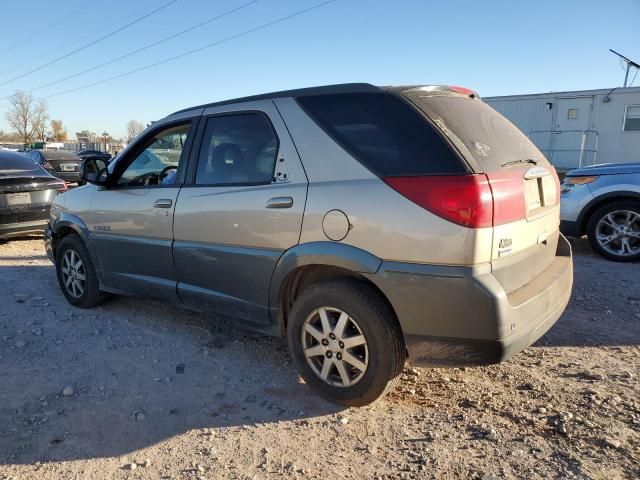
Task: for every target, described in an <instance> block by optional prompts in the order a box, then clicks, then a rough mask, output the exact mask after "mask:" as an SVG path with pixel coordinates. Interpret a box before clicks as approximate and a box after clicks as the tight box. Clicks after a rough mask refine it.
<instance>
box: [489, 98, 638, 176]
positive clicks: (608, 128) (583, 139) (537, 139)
mask: <svg viewBox="0 0 640 480" xmlns="http://www.w3.org/2000/svg"><path fill="white" fill-rule="evenodd" d="M484 101H485V102H487V103H488V104H489V105H491V106H492V107H493V108H495V109H496V110H498V111H499V112H500V113H502V114H503V115H504V116H505V117H507V118H508V119H509V120H511V121H512V122H513V123H515V124H516V125H517V126H518V127H519V128H520V129H521V130H522V131H523V132H524V133H525V134H526V135H528V136H529V138H531V140H533V142H534V143H535V144H536V145H537V146H538V148H539V149H540V150H541V151H542V152H543V153H544V154H545V155H546V156H547V158H548V159H549V161H550V162H551V163H552V164H553V165H555V166H556V168H557V169H558V170H559V171H566V170H569V169H571V168H576V167H580V166H586V165H593V164H595V163H629V162H640V87H628V88H607V89H601V90H582V91H574V92H551V93H536V94H530V95H510V96H504V97H487V98H484Z"/></svg>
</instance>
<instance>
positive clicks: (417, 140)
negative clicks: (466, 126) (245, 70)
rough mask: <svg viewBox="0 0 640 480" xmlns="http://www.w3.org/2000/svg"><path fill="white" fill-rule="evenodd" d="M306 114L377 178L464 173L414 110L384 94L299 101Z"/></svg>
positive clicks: (463, 168)
mask: <svg viewBox="0 0 640 480" xmlns="http://www.w3.org/2000/svg"><path fill="white" fill-rule="evenodd" d="M298 102H299V103H300V105H302V107H303V108H304V109H305V110H306V111H307V113H308V114H309V115H310V116H311V117H312V118H313V119H314V120H315V121H316V122H317V123H318V124H319V125H320V126H321V127H322V128H323V129H324V130H325V131H326V132H327V133H328V134H329V135H330V136H331V137H333V138H334V139H335V140H336V141H337V142H338V143H339V144H340V145H342V147H343V148H345V149H346V150H347V151H348V152H349V153H350V154H351V155H352V156H353V157H355V158H356V159H357V160H359V161H360V162H361V163H362V164H363V165H364V166H366V167H367V168H368V169H370V170H371V171H373V172H374V173H375V174H376V175H378V176H381V177H394V176H407V175H438V174H459V173H465V172H466V168H465V166H464V164H463V163H462V160H461V159H460V158H459V156H458V155H457V153H456V152H455V151H454V150H452V148H451V147H450V146H449V145H448V144H447V142H446V141H445V140H444V139H443V138H442V136H441V135H440V134H439V133H438V132H436V130H435V129H434V127H433V126H432V125H431V124H430V123H429V122H428V121H427V120H426V119H425V118H423V117H422V116H421V115H420V114H419V113H418V112H417V111H416V110H414V109H413V108H412V107H411V106H410V105H408V104H407V103H405V102H404V101H402V100H401V99H399V98H397V97H395V96H393V95H392V94H388V93H353V94H335V95H316V96H309V97H300V98H298Z"/></svg>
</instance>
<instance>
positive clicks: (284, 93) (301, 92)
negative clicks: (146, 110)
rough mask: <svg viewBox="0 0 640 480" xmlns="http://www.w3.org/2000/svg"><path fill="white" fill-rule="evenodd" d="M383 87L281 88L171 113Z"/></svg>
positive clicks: (369, 85) (377, 89)
mask: <svg viewBox="0 0 640 480" xmlns="http://www.w3.org/2000/svg"><path fill="white" fill-rule="evenodd" d="M381 91H383V88H381V87H376V86H375V85H371V84H369V83H341V84H337V85H324V86H321V87H309V88H298V89H294V90H281V91H278V92H270V93H263V94H260V95H251V96H248V97H240V98H234V99H231V100H222V101H220V102H213V103H207V104H204V105H196V106H193V107H189V108H184V109H182V110H178V111H177V112H173V113H172V114H171V115H175V114H177V113H182V112H188V111H189V110H194V109H196V108H209V107H218V106H222V105H230V104H234V103H243V102H253V101H256V100H270V99H273V98H285V97H305V96H309V95H329V94H334V93H369V92H381Z"/></svg>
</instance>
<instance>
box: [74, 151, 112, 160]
mask: <svg viewBox="0 0 640 480" xmlns="http://www.w3.org/2000/svg"><path fill="white" fill-rule="evenodd" d="M76 155H78V156H79V157H80V158H82V159H83V160H86V159H87V158H91V159H95V160H104V161H105V162H107V163H109V161H110V160H111V154H110V153H107V152H101V151H100V150H88V149H84V150H80V151H79V152H78V153H76Z"/></svg>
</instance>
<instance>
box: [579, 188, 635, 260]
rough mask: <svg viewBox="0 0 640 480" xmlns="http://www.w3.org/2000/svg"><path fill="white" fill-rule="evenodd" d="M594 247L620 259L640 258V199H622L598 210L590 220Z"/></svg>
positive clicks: (590, 239)
mask: <svg viewBox="0 0 640 480" xmlns="http://www.w3.org/2000/svg"><path fill="white" fill-rule="evenodd" d="M587 237H588V238H589V243H590V244H591V247H592V248H593V249H594V250H595V251H596V252H597V253H598V254H599V255H601V256H603V257H604V258H607V259H609V260H614V261H617V262H632V261H636V260H639V259H640V202H634V201H630V200H628V201H620V202H613V203H610V204H608V205H605V206H603V207H601V208H599V209H598V210H596V211H595V212H594V213H593V215H591V217H590V218H589V222H588V223H587Z"/></svg>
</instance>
